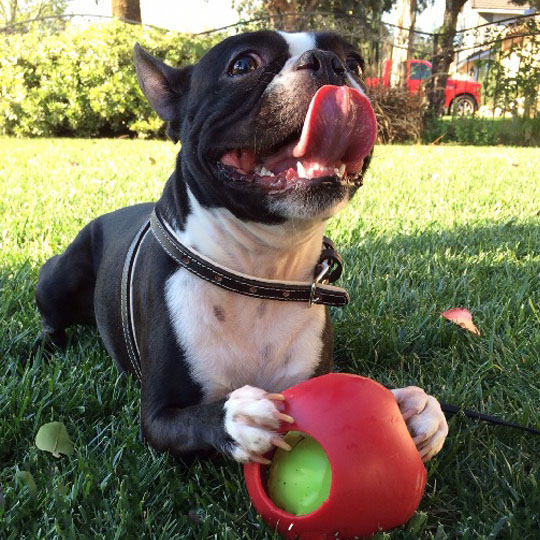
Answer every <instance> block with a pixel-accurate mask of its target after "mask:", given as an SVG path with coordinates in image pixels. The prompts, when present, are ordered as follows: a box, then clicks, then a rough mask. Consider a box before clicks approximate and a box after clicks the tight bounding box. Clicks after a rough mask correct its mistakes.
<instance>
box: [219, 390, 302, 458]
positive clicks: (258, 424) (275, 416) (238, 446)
mask: <svg viewBox="0 0 540 540" xmlns="http://www.w3.org/2000/svg"><path fill="white" fill-rule="evenodd" d="M283 399H284V397H283V396H282V395H281V394H269V393H268V392H265V391H264V390H261V389H260V388H254V387H253V386H243V387H242V388H239V389H238V390H235V391H234V392H231V393H230V394H229V397H228V399H227V401H226V402H225V406H224V409H225V430H226V432H227V433H228V435H229V436H230V437H231V438H232V440H233V444H232V449H229V452H230V454H231V455H232V457H233V458H234V459H235V460H236V461H240V462H242V463H245V462H248V461H255V462H258V463H264V464H268V463H270V461H269V460H268V459H266V458H264V457H263V454H266V452H268V451H270V450H271V449H272V448H273V447H274V446H279V447H280V448H283V449H284V450H290V449H291V447H290V446H289V445H288V444H287V443H286V442H284V441H283V440H282V439H281V436H280V435H279V434H278V433H276V430H277V429H278V427H279V423H280V421H283V422H287V423H290V424H292V423H293V419H292V418H291V417H290V416H289V415H287V414H283V413H281V412H279V410H278V409H277V407H276V402H279V401H283Z"/></svg>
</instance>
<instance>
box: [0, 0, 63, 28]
mask: <svg viewBox="0 0 540 540" xmlns="http://www.w3.org/2000/svg"><path fill="white" fill-rule="evenodd" d="M67 5H68V0H0V27H2V26H8V25H11V24H15V23H18V22H20V21H25V20H28V19H34V18H38V17H48V16H51V15H61V14H62V13H64V11H65V10H66V7H67Z"/></svg>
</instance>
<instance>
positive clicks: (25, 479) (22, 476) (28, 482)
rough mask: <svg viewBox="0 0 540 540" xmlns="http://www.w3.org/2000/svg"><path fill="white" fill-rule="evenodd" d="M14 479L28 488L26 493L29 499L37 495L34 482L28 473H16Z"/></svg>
mask: <svg viewBox="0 0 540 540" xmlns="http://www.w3.org/2000/svg"><path fill="white" fill-rule="evenodd" d="M15 478H16V479H17V480H19V481H20V482H21V483H22V484H24V485H25V486H26V487H27V488H28V493H30V496H31V497H35V496H36V495H37V486H36V481H35V480H34V477H33V476H32V474H31V473H29V472H28V471H17V473H16V474H15Z"/></svg>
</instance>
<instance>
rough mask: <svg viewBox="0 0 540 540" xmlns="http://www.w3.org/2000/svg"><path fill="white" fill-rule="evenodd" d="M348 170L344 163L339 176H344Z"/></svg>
mask: <svg viewBox="0 0 540 540" xmlns="http://www.w3.org/2000/svg"><path fill="white" fill-rule="evenodd" d="M346 168H347V166H346V165H345V163H342V164H341V165H340V167H339V176H343V175H344V174H345V169H346Z"/></svg>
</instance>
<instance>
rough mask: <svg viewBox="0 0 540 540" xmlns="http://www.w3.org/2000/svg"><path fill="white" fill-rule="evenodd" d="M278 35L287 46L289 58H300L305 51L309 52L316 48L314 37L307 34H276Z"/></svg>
mask: <svg viewBox="0 0 540 540" xmlns="http://www.w3.org/2000/svg"><path fill="white" fill-rule="evenodd" d="M278 34H279V35H280V36H281V37H282V38H283V39H284V40H285V41H286V42H287V45H289V54H290V56H291V57H294V56H300V55H301V54H303V53H305V52H306V51H311V50H312V49H315V48H316V47H317V44H316V42H315V36H314V35H313V34H308V33H307V32H296V33H289V32H278Z"/></svg>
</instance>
